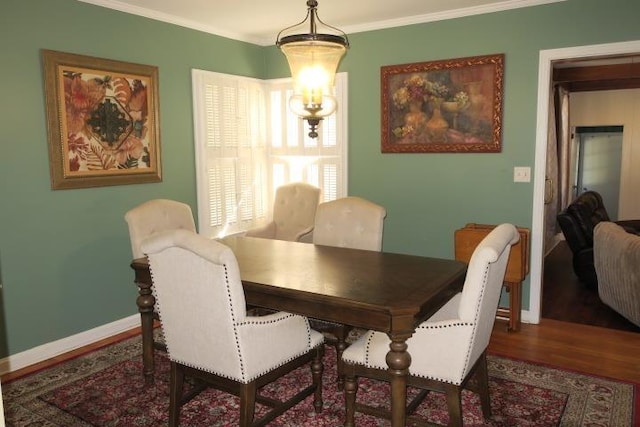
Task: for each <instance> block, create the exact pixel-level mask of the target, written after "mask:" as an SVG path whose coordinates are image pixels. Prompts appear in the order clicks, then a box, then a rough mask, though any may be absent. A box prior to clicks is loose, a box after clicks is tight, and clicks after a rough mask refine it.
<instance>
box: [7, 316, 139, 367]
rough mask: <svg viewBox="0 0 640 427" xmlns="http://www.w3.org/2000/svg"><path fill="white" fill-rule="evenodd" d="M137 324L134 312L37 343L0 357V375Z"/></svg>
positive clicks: (91, 342)
mask: <svg viewBox="0 0 640 427" xmlns="http://www.w3.org/2000/svg"><path fill="white" fill-rule="evenodd" d="M137 326H140V315H139V314H134V315H131V316H129V317H125V318H124V319H120V320H116V321H115V322H111V323H108V324H106V325H103V326H99V327H97V328H93V329H90V330H88V331H84V332H80V333H79V334H75V335H71V336H70V337H66V338H62V339H60V340H57V341H53V342H50V343H47V344H43V345H39V346H38V347H34V348H32V349H30V350H26V351H23V352H21V353H17V354H12V355H10V356H9V357H6V358H4V359H0V375H4V374H6V373H9V372H13V371H17V370H18V369H22V368H25V367H27V366H30V365H33V364H35V363H38V362H42V361H45V360H47V359H51V358H52V357H55V356H58V355H60V354H63V353H67V352H69V351H72V350H75V349H77V348H80V347H83V346H86V345H89V344H93V343H94V342H97V341H100V340H102V339H105V338H109V337H111V336H113V335H117V334H119V333H121V332H125V331H128V330H130V329H133V328H135V327H137Z"/></svg>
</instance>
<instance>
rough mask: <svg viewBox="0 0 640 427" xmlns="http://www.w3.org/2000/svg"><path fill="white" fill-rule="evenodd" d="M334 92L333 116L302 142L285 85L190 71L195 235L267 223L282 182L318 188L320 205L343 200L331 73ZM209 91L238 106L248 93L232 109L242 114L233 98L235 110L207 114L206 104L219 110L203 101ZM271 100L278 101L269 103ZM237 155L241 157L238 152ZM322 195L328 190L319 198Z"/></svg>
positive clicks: (343, 142)
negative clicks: (314, 136)
mask: <svg viewBox="0 0 640 427" xmlns="http://www.w3.org/2000/svg"><path fill="white" fill-rule="evenodd" d="M335 84H336V86H335V87H336V97H337V100H338V109H337V110H336V112H335V113H334V114H332V115H331V116H329V117H327V118H325V120H323V121H322V122H321V124H320V126H319V128H318V134H319V135H318V138H317V140H316V139H311V138H309V137H308V135H307V134H308V132H309V127H308V124H307V122H306V121H303V120H302V119H300V118H298V117H296V116H294V115H293V114H292V113H291V112H290V111H289V108H288V98H289V95H290V92H291V87H292V80H291V79H290V78H287V79H273V80H259V79H253V78H249V77H242V76H235V75H229V74H222V73H216V72H211V71H205V70H197V69H193V70H192V90H193V109H194V143H195V165H196V183H197V203H198V209H197V210H198V228H199V232H200V233H201V234H203V235H206V236H208V237H223V236H226V235H229V234H236V233H242V232H244V231H246V230H248V229H250V228H253V227H256V226H259V225H261V224H264V223H266V222H267V221H268V220H269V219H270V218H271V216H272V206H273V199H274V195H275V190H276V189H277V188H278V187H279V186H280V185H282V184H286V183H288V182H294V181H304V182H308V183H310V184H312V185H316V186H318V187H320V188H321V189H322V190H323V191H322V199H321V201H329V200H334V199H336V198H339V197H344V196H346V195H347V189H348V181H347V177H348V167H347V166H348V158H347V155H348V139H347V137H348V134H347V129H348V126H347V118H348V105H347V98H348V96H347V95H348V86H347V73H338V74H337V75H336V81H335ZM212 85H213V86H215V87H216V90H218V91H219V90H220V86H223V87H224V90H225V91H224V92H223V93H224V94H225V97H226V98H225V99H227V101H228V100H229V99H231V100H232V101H233V99H234V93H235V94H236V95H238V96H240V95H239V94H243V99H244V95H246V94H247V93H250V94H251V95H252V96H249V97H247V98H246V99H247V102H246V103H244V104H242V102H239V104H242V106H239V105H237V104H238V102H237V101H238V99H240V98H236V103H237V104H236V106H235V108H230V106H229V105H227V109H226V110H224V109H218V110H215V114H214V113H213V111H214V110H212V108H213V109H215V108H216V107H215V106H213V107H212V104H213V103H218V104H216V105H217V106H218V107H220V106H221V105H222V106H224V105H225V104H224V102H225V101H224V100H221V96H218V97H217V98H216V99H213V97H212V96H209V97H208V98H207V93H209V95H211V92H212V91H213V92H215V91H216V90H213V89H212ZM272 96H273V98H274V99H275V100H277V101H272ZM221 102H222V104H220V103H221ZM236 113H237V114H236ZM229 116H231V117H233V120H229V119H228V117H229ZM220 144H222V146H224V147H222V146H221V145H220ZM238 144H239V145H238ZM212 147H214V148H215V149H213V150H212ZM242 147H244V148H245V149H246V150H241V149H240V148H242ZM247 150H248V151H247ZM221 156H223V157H224V159H221ZM241 157H242V159H244V160H241ZM247 159H250V160H247ZM240 169H243V170H244V172H245V173H244V174H243V173H241V171H240ZM222 170H224V171H226V173H227V174H226V175H224V176H225V177H227V178H229V177H232V178H231V180H232V181H233V183H230V182H228V181H225V182H227V185H221V181H222V179H221V178H220V176H222V175H223V174H222V172H221V171H222ZM212 171H213V172H212ZM216 171H217V172H216ZM212 176H213V177H214V178H212ZM216 179H217V184H215V185H212V183H211V182H210V181H212V180H216ZM321 179H322V180H324V181H327V180H329V181H330V183H329V185H327V186H325V185H324V182H319V180H321ZM243 180H244V185H242V182H243ZM249 180H250V184H249ZM332 180H335V181H332ZM325 187H326V188H328V189H329V190H328V191H325V190H324V189H325ZM211 197H221V198H223V199H224V200H226V203H225V201H222V202H221V203H220V204H219V206H218V204H216V203H213V204H212V203H211V200H210V198H211ZM214 223H215V224H214Z"/></svg>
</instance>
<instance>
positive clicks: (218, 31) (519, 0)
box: [77, 0, 566, 46]
mask: <svg viewBox="0 0 640 427" xmlns="http://www.w3.org/2000/svg"><path fill="white" fill-rule="evenodd" d="M77 1H79V2H82V3H88V4H92V5H95V6H101V7H104V8H107V9H112V10H117V11H120V12H124V13H128V14H131V15H137V16H142V17H145V18H149V19H153V20H156V21H161V22H166V23H169V24H173V25H178V26H180V27H185V28H190V29H193V30H197V31H202V32H205V33H209V34H213V35H217V36H221V37H226V38H229V39H233V40H238V41H243V42H247V43H252V44H257V45H260V46H269V45H273V44H275V37H276V34H277V32H278V30H275V31H274V34H273V36H272V37H269V38H268V39H266V38H263V37H256V36H250V35H247V34H244V33H242V32H230V31H226V30H224V29H222V28H216V27H214V26H210V25H206V24H203V23H201V22H196V21H194V20H191V19H186V18H184V17H180V16H176V15H172V14H168V13H163V12H160V11H157V10H152V9H149V8H143V7H139V6H134V5H132V4H129V3H127V2H126V1H118V0H77ZM563 1H566V0H505V1H503V2H498V3H492V4H488V5H481V6H475V7H466V8H459V9H452V10H447V11H443V12H437V13H428V14H424V15H416V16H407V17H404V18H398V19H389V20H382V21H375V22H369V23H363V24H355V25H345V26H343V27H342V30H343V31H345V32H346V33H347V34H352V33H359V32H364V31H373V30H381V29H387V28H395V27H402V26H406V25H413V24H423V23H428V22H435V21H443V20H447V19H454V18H462V17H466V16H472V15H482V14H487V13H495V12H501V11H505V10H511V9H518V8H523V7H532V6H540V5H544V4H549V3H558V2H563Z"/></svg>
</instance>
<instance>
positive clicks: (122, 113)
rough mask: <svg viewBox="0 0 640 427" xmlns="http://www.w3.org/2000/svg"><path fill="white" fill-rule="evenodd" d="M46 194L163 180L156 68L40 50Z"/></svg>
mask: <svg viewBox="0 0 640 427" xmlns="http://www.w3.org/2000/svg"><path fill="white" fill-rule="evenodd" d="M42 61H43V71H44V92H45V104H46V114H47V136H48V145H49V168H50V175H51V188H52V189H53V190H60V189H70V188H85V187H98V186H108V185H123V184H139V183H148V182H159V181H161V180H162V175H161V163H160V127H159V119H158V117H159V116H158V111H159V106H158V68H157V67H154V66H149V65H141V64H133V63H128V62H120V61H113V60H109V59H101V58H94V57H90V56H83V55H75V54H71V53H64V52H56V51H52V50H45V49H43V50H42Z"/></svg>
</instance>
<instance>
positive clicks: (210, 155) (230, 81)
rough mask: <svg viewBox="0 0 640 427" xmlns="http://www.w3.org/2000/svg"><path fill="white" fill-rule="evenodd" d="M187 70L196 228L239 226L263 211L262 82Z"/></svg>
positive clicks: (223, 230)
mask: <svg viewBox="0 0 640 427" xmlns="http://www.w3.org/2000/svg"><path fill="white" fill-rule="evenodd" d="M192 74H193V85H194V91H193V92H194V111H195V114H194V121H195V130H196V168H197V173H196V175H197V188H198V226H199V232H200V233H201V234H204V235H207V236H209V237H217V236H223V235H228V234H232V233H237V232H240V231H244V230H246V229H248V228H251V227H254V226H255V225H256V224H257V222H258V221H259V220H260V219H262V218H265V217H266V215H267V208H266V196H265V185H264V181H265V177H266V169H265V161H266V154H265V143H264V135H265V118H266V117H265V109H264V107H263V106H264V104H265V102H264V99H263V98H264V89H263V85H262V84H261V83H260V82H259V81H255V80H252V79H247V78H243V79H241V80H240V79H236V78H234V77H233V76H227V75H224V74H219V73H211V72H202V71H200V70H194V71H193V73H192ZM203 201H206V202H205V203H203Z"/></svg>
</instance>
